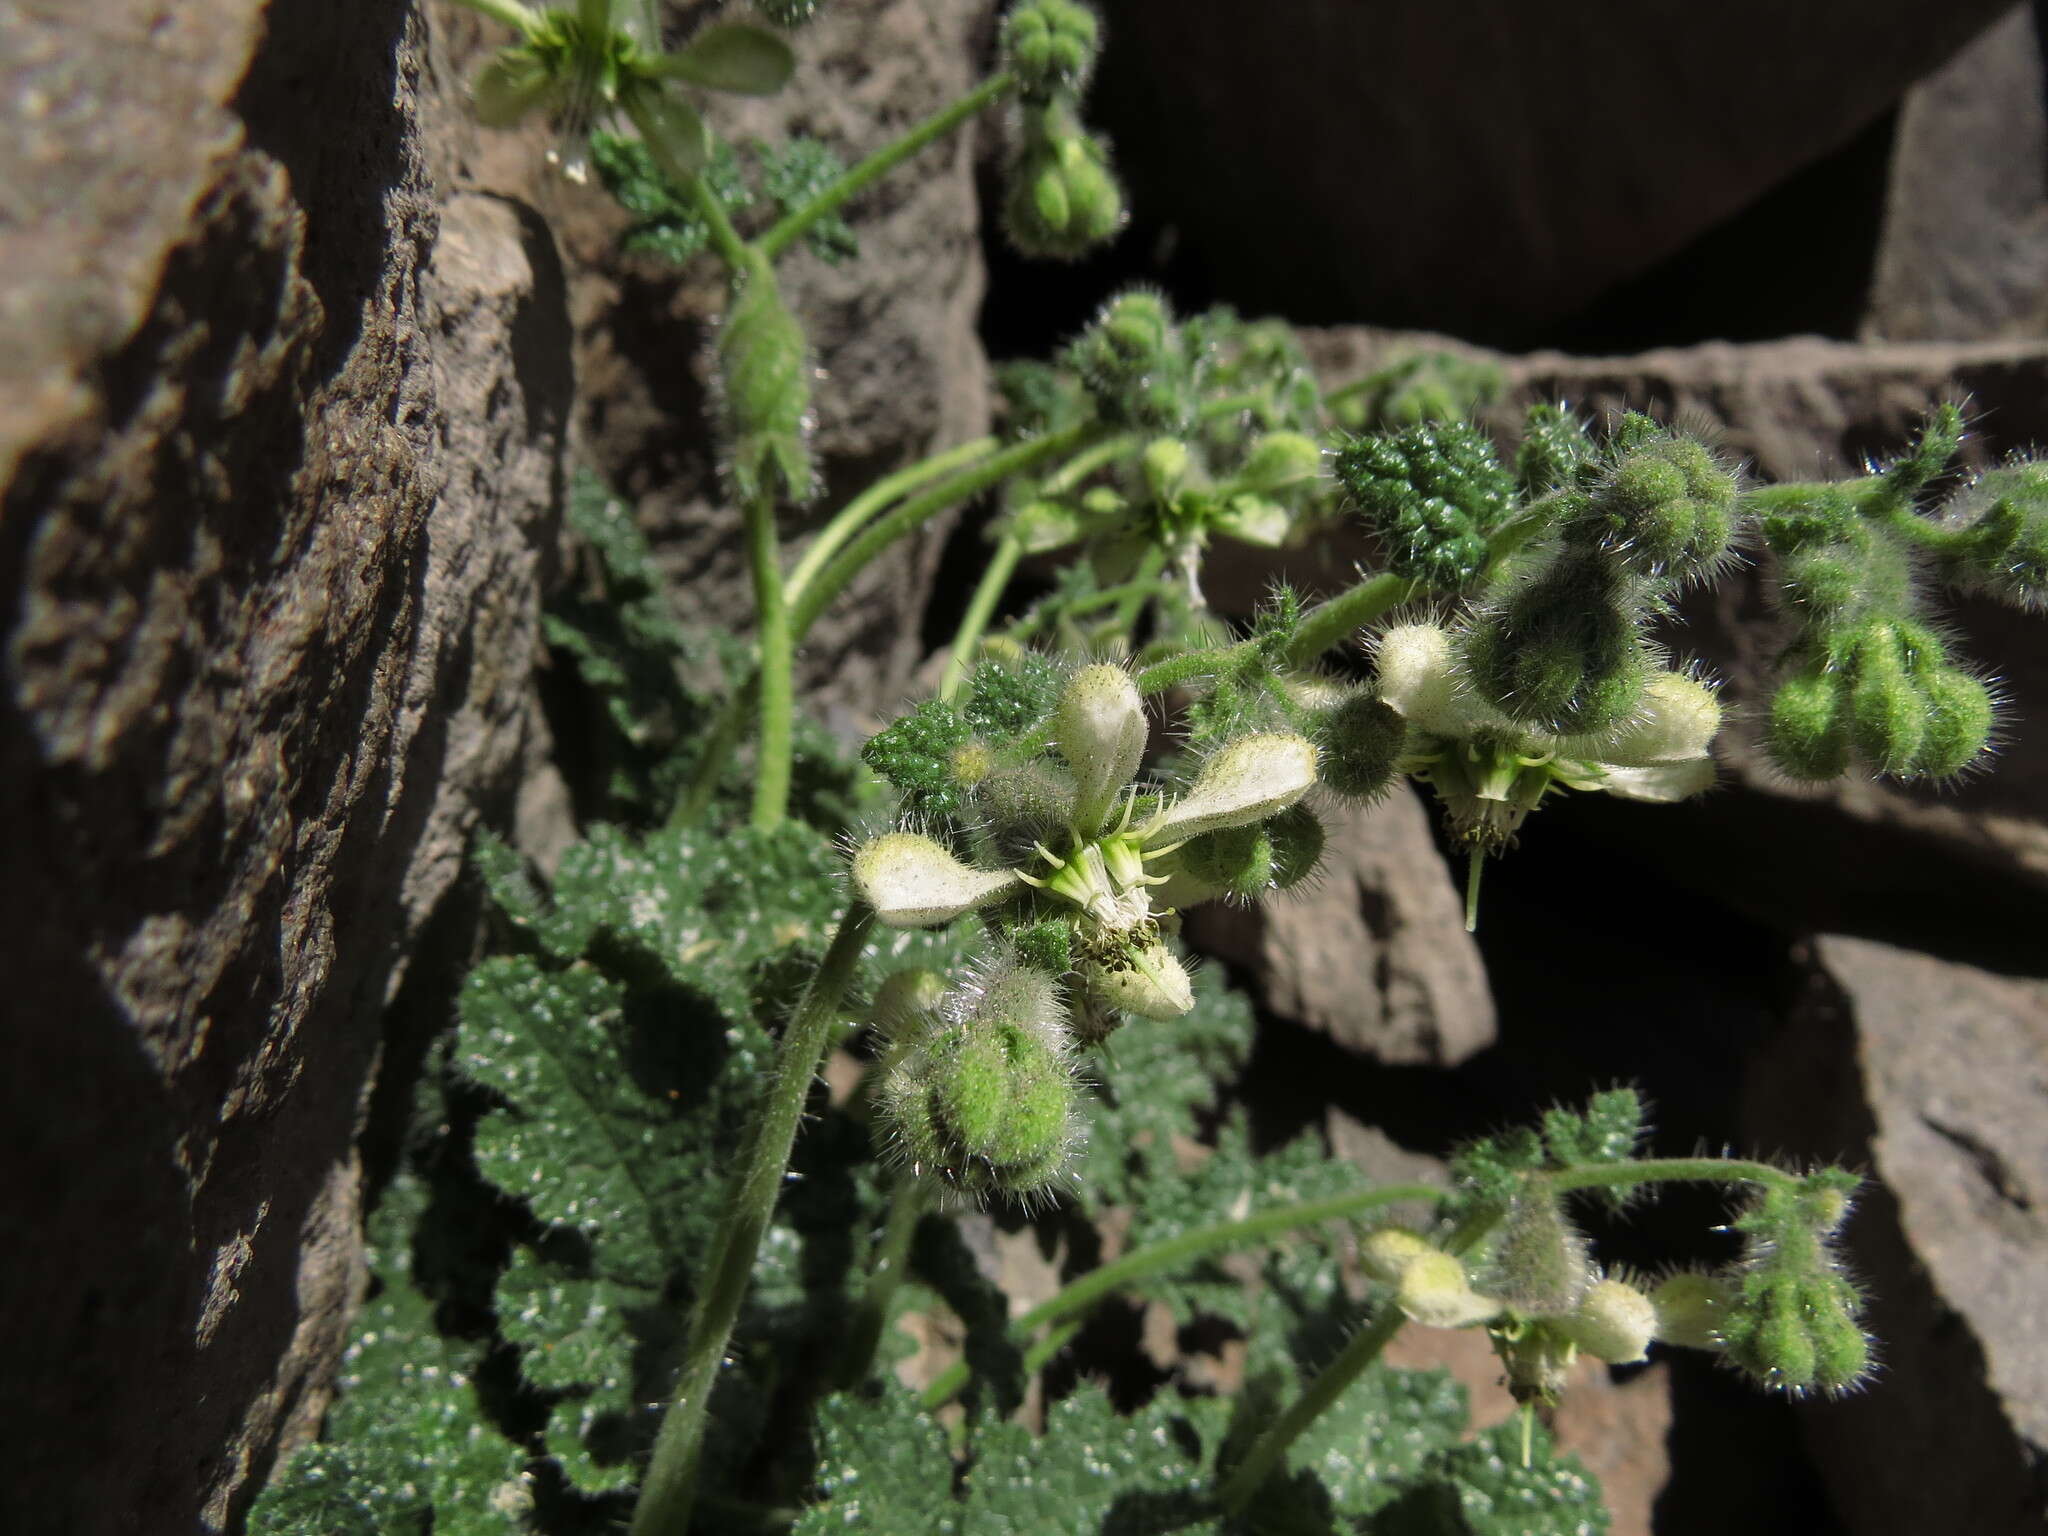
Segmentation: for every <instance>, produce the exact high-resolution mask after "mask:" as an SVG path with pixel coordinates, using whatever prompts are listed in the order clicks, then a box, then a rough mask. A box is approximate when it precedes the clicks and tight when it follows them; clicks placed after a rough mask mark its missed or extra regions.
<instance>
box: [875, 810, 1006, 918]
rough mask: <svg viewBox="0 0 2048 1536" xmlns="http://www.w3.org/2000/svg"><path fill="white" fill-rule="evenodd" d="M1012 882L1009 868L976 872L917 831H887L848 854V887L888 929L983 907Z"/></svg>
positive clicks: (1001, 893)
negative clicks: (850, 860) (850, 865)
mask: <svg viewBox="0 0 2048 1536" xmlns="http://www.w3.org/2000/svg"><path fill="white" fill-rule="evenodd" d="M1016 883H1017V877H1016V875H1015V874H1014V873H1012V872H1011V871H1009V870H980V869H976V868H974V867H973V866H972V865H969V864H963V863H962V862H961V861H960V860H959V859H956V858H955V857H953V855H952V854H951V853H949V852H947V850H946V849H945V848H944V847H942V846H941V845H940V844H938V843H936V842H934V841H933V840H932V839H931V838H929V837H925V836H924V835H922V834H921V833H917V832H887V833H884V834H883V835H882V836H880V837H877V838H874V839H871V840H870V841H869V842H866V843H864V844H862V845H861V847H860V850H859V851H858V852H857V853H855V854H854V856H853V887H854V890H855V891H856V892H858V893H859V895H860V899H861V900H862V901H864V902H866V903H867V904H868V905H869V906H871V907H873V908H874V909H875V916H876V917H878V918H880V919H881V920H882V922H884V923H885V924H887V925H888V926H889V927H891V928H929V927H932V926H934V925H936V924H939V923H949V922H951V921H952V920H953V919H954V918H956V917H958V916H959V915H960V914H961V913H963V912H971V911H973V910H974V909H975V908H977V907H981V906H986V905H987V904H988V903H989V902H991V901H994V900H995V899H996V898H997V897H999V896H1001V895H1003V894H1004V893H1005V892H1006V891H1008V890H1010V889H1011V887H1012V886H1014V885H1015V884H1016Z"/></svg>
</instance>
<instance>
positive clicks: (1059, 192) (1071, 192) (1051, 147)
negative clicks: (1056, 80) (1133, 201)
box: [1003, 100, 1124, 261]
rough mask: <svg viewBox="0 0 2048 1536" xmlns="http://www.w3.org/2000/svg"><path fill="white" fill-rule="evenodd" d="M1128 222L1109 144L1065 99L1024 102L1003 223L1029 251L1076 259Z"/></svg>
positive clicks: (1028, 253)
mask: <svg viewBox="0 0 2048 1536" xmlns="http://www.w3.org/2000/svg"><path fill="white" fill-rule="evenodd" d="M1123 224H1124V197H1123V190H1122V189H1121V188H1120V187H1119V186H1118V185H1117V182H1116V177H1115V176H1114V175H1113V174H1112V173H1111V171H1110V169H1109V150H1108V148H1107V147H1106V146H1105V145H1104V144H1103V143H1102V141H1101V140H1100V139H1097V138H1096V137H1095V136H1094V135H1092V134H1090V133H1088V132H1086V131H1085V130H1084V129H1083V128H1082V127H1081V126H1080V124H1079V123H1077V122H1076V121H1075V120H1074V117H1073V113H1072V111H1071V109H1070V108H1069V107H1068V105H1067V104H1066V102H1065V101H1064V100H1060V101H1055V102H1053V103H1051V104H1050V105H1047V106H1043V107H1033V106H1027V107H1026V108H1025V109H1024V126H1023V133H1022V137H1021V140H1020V142H1019V145H1018V148H1017V151H1016V153H1015V155H1014V156H1013V157H1012V158H1011V161H1010V165H1009V173H1008V191H1007V193H1006V195H1005V196H1004V198H1003V229H1004V232H1005V233H1006V234H1008V235H1009V237H1010V243H1011V244H1012V245H1014V246H1016V247H1017V249H1018V250H1020V251H1022V252H1023V253H1024V254H1025V255H1026V256H1043V257H1052V258H1055V259H1058V260H1061V261H1071V260H1073V259H1074V258H1076V257H1078V256H1081V255H1083V254H1085V253H1086V252H1087V251H1089V250H1090V249H1092V248H1093V247H1095V246H1098V245H1101V244H1102V243H1103V242H1104V241H1106V240H1109V239H1111V238H1112V237H1113V236H1114V235H1115V234H1116V232H1117V231H1118V230H1120V229H1122V228H1123Z"/></svg>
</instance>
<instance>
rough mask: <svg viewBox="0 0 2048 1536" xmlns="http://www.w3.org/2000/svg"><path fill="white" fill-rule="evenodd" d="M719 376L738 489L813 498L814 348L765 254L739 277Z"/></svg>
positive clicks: (723, 335)
mask: <svg viewBox="0 0 2048 1536" xmlns="http://www.w3.org/2000/svg"><path fill="white" fill-rule="evenodd" d="M718 377H719V397H720V404H721V406H722V407H723V417H724V434H725V441H726V452H727V454H728V455H729V458H728V460H727V462H728V466H729V470H730V473H731V476H732V487H733V493H734V495H735V496H736V497H737V498H738V499H740V500H741V501H743V502H750V501H753V500H755V499H756V498H757V497H761V496H769V497H780V498H783V499H786V500H789V501H792V502H797V503H803V502H807V501H809V500H810V499H811V497H812V496H813V495H814V494H816V491H817V476H816V474H815V472H814V471H813V469H812V466H811V450H810V434H811V361H810V348H809V346H808V344H807V343H806V342H805V340H804V329H803V326H802V325H801V324H799V323H798V321H797V318H796V316H795V315H793V314H791V313H790V311H789V307H788V306H787V305H786V304H784V303H783V302H782V293H781V290H780V289H779V288H777V286H776V283H775V272H774V269H773V268H771V267H770V266H769V265H768V263H767V262H766V261H765V260H758V261H755V262H753V263H751V264H750V265H749V266H748V268H747V269H746V270H745V271H744V272H743V273H741V274H739V275H737V276H736V277H735V279H734V284H733V291H732V298H731V301H730V302H729V304H728V305H727V307H726V313H725V323H724V325H723V327H722V328H721V329H720V331H719V334H718Z"/></svg>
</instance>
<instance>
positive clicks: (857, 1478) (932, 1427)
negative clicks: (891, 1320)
mask: <svg viewBox="0 0 2048 1536" xmlns="http://www.w3.org/2000/svg"><path fill="white" fill-rule="evenodd" d="M817 1443H818V1476H817V1485H818V1492H819V1494H820V1495H821V1496H822V1502H820V1503H817V1504H814V1505H812V1506H811V1507H810V1508H809V1509H807V1510H805V1511H804V1513H803V1516H802V1518H800V1519H799V1520H798V1521H797V1523H796V1526H795V1528H794V1529H793V1531H792V1532H791V1536H858V1533H866V1536H907V1533H909V1532H913V1531H915V1532H918V1533H920V1536H922V1533H927V1532H928V1533H930V1536H957V1533H959V1531H960V1524H959V1519H958V1514H957V1506H955V1504H954V1502H953V1459H952V1458H951V1457H950V1456H948V1455H947V1454H946V1437H945V1434H944V1432H943V1431H941V1430H940V1428H939V1426H938V1423H937V1421H936V1420H934V1419H932V1418H930V1417H928V1416H927V1415H925V1414H923V1413H921V1412H919V1411H918V1408H917V1403H916V1399H915V1398H913V1397H912V1396H911V1395H910V1394H909V1393H908V1392H906V1391H904V1390H903V1389H902V1388H901V1387H899V1386H897V1385H896V1384H895V1383H894V1382H888V1383H886V1384H885V1385H884V1386H883V1388H882V1390H880V1391H879V1392H877V1393H875V1394H873V1395H872V1396H853V1395H840V1396H834V1397H828V1398H827V1399H825V1401H824V1403H823V1404H822V1405H820V1407H819V1409H818V1427H817Z"/></svg>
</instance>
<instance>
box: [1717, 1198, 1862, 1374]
mask: <svg viewBox="0 0 2048 1536" xmlns="http://www.w3.org/2000/svg"><path fill="white" fill-rule="evenodd" d="M1856 1182H1857V1181H1856V1179H1855V1177H1854V1175H1851V1174H1849V1173H1846V1172H1844V1171H1842V1170H1841V1169H1836V1168H1823V1169H1820V1170H1818V1171H1817V1172H1815V1173H1811V1174H1808V1175H1807V1176H1805V1177H1804V1178H1802V1179H1800V1180H1799V1181H1798V1182H1797V1183H1794V1184H1789V1185H1788V1184H1784V1183H1772V1184H1769V1185H1765V1186H1761V1187H1759V1188H1758V1189H1757V1190H1756V1192H1755V1193H1754V1195H1753V1196H1752V1198H1751V1201H1750V1204H1749V1205H1748V1206H1747V1207H1746V1208H1745V1209H1744V1210H1743V1212H1742V1213H1741V1214H1740V1215H1739V1216H1737V1217H1736V1219H1735V1221H1734V1222H1733V1223H1732V1225H1733V1226H1734V1227H1735V1228H1736V1229H1737V1230H1738V1231H1740V1232H1741V1233H1742V1234H1743V1237H1744V1240H1745V1243H1746V1245H1747V1252H1746V1254H1745V1256H1744V1259H1743V1274H1742V1278H1741V1282H1740V1286H1739V1288H1738V1289H1737V1290H1736V1292H1735V1294H1734V1295H1733V1297H1732V1298H1731V1299H1730V1301H1729V1303H1728V1307H1727V1313H1726V1316H1725V1317H1724V1318H1723V1319H1722V1320H1721V1323H1720V1328H1719V1332H1720V1334H1721V1336H1722V1338H1723V1339H1725V1341H1726V1346H1727V1358H1728V1360H1729V1362H1730V1363H1731V1364H1733V1365H1735V1366H1737V1367H1738V1368H1740V1369H1741V1370H1743V1371H1745V1372H1746V1373H1748V1374H1749V1375H1750V1376H1751V1377H1753V1378H1754V1379H1755V1380H1756V1381H1757V1382H1759V1383H1760V1384H1761V1385H1763V1386H1766V1387H1769V1388H1773V1389H1775V1390H1778V1391H1783V1392H1789V1393H1792V1394H1794V1395H1797V1394H1800V1393H1803V1392H1806V1391H1809V1390H1813V1389H1818V1390H1820V1391H1823V1392H1827V1393H1830V1394H1832V1393H1838V1392H1844V1391H1847V1390H1849V1389H1850V1388H1852V1387H1854V1386H1855V1385H1856V1384H1857V1383H1858V1382H1859V1381H1860V1380H1861V1379H1862V1377H1863V1376H1864V1375H1865V1374H1866V1373H1867V1372H1868V1370H1869V1367H1870V1345H1869V1341H1868V1339H1867V1338H1866V1337H1865V1336H1864V1334H1863V1330H1862V1328H1861V1326H1860V1324H1859V1323H1858V1320H1857V1314H1858V1312H1859V1311H1860V1309H1861V1299H1860V1298H1859V1297H1858V1296H1857V1294H1856V1288H1855V1287H1854V1286H1853V1285H1851V1284H1850V1283H1849V1281H1848V1280H1847V1279H1845V1278H1844V1277H1843V1275H1842V1273H1841V1267H1840V1265H1839V1263H1838V1261H1837V1260H1836V1258H1835V1255H1834V1251H1833V1245H1832V1239H1833V1237H1834V1235H1835V1234H1836V1232H1837V1231H1838V1230H1839V1229H1840V1227H1841V1224H1842V1222H1843V1221H1844V1219H1845V1218H1846V1217H1847V1215H1848V1211H1849V1195H1850V1192H1851V1191H1852V1190H1853V1189H1854V1188H1855V1185H1856Z"/></svg>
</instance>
